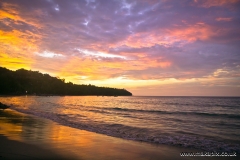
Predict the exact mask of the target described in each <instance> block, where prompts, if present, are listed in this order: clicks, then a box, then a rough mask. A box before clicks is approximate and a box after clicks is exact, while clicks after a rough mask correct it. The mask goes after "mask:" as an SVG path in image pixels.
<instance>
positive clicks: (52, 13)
mask: <svg viewBox="0 0 240 160" xmlns="http://www.w3.org/2000/svg"><path fill="white" fill-rule="evenodd" d="M239 6H240V1H239V0H228V1H226V0H202V1H196V0H193V1H189V2H184V1H175V0H161V1H155V0H144V1H142V0H137V1H135V0H123V1H108V2H106V1H102V0H93V1H89V0H86V1H85V0H80V1H76V0H72V1H61V0H59V1H54V0H51V1H49V0H35V1H34V2H32V1H27V0H23V1H21V2H20V1H17V0H10V1H9V0H8V1H7V0H3V1H1V2H0V24H1V25H0V66H1V67H6V68H8V69H11V70H17V69H20V68H24V69H27V70H30V69H31V70H37V71H40V72H42V73H48V74H50V75H51V76H58V77H61V78H64V79H65V80H66V82H68V81H71V82H73V83H75V84H93V85H96V86H108V87H115V88H125V89H127V90H129V91H130V92H132V93H133V95H166V96H171V95H175V96H176V95H179V96H191V95H192V96H240V54H239V53H240V45H239V42H240V38H239V37H240V29H239V24H238V23H239V18H240V17H239V15H240V9H239ZM210 13H211V14H210Z"/></svg>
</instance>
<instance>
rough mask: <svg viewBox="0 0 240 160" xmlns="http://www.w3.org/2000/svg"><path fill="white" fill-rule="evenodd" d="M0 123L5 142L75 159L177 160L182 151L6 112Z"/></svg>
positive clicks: (1, 115) (2, 113)
mask: <svg viewBox="0 0 240 160" xmlns="http://www.w3.org/2000/svg"><path fill="white" fill-rule="evenodd" d="M0 123H1V127H0V134H2V135H4V136H6V137H8V138H9V139H13V140H17V141H21V142H24V143H31V144H34V145H37V146H40V147H43V148H45V149H48V148H49V149H54V150H55V151H57V152H58V153H61V154H62V153H63V155H65V156H66V155H71V156H72V157H75V158H76V159H111V160H112V159H179V158H181V157H180V156H179V153H180V152H181V151H184V150H183V149H181V148H176V147H168V146H154V145H150V144H146V143H139V142H133V141H127V140H123V139H119V138H114V137H109V136H106V135H101V134H96V133H92V132H88V131H83V130H78V129H74V128H70V127H66V126H62V125H59V124H57V123H55V122H52V121H50V120H46V119H41V118H38V117H34V116H29V115H26V114H22V113H19V112H16V111H13V110H10V109H7V110H4V111H0ZM186 158H187V159H191V157H184V159H186Z"/></svg>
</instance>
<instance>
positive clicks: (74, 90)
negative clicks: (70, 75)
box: [0, 67, 132, 96]
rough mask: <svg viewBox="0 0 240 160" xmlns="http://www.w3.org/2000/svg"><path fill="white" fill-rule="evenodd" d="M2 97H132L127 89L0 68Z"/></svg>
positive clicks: (22, 70) (23, 70) (35, 72)
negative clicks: (73, 81)
mask: <svg viewBox="0 0 240 160" xmlns="http://www.w3.org/2000/svg"><path fill="white" fill-rule="evenodd" d="M0 94H1V95H25V94H28V95H99V96H103V95H104V96H131V95H132V93H130V92H129V91H127V90H125V89H117V88H108V87H97V86H94V85H91V84H89V85H77V84H73V83H72V82H68V83H65V80H64V79H60V78H56V77H51V76H50V75H49V74H42V73H40V72H38V71H28V70H25V69H19V70H16V71H11V70H8V69H7V68H3V67H0Z"/></svg>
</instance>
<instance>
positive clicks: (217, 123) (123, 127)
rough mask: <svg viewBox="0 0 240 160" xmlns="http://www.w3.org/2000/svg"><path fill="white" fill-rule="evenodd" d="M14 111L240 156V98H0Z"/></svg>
mask: <svg viewBox="0 0 240 160" xmlns="http://www.w3.org/2000/svg"><path fill="white" fill-rule="evenodd" d="M0 102H2V103H5V104H9V105H10V104H12V105H13V106H12V109H15V110H17V111H20V112H23V113H28V114H33V115H37V116H40V117H44V118H47V119H51V120H53V121H56V122H59V123H60V124H63V125H66V126H71V127H74V128H79V129H84V130H88V131H93V132H97V133H102V134H106V135H110V136H114V137H120V138H124V139H131V140H136V141H144V142H148V143H156V144H167V145H173V146H182V147H186V148H196V149H202V150H205V151H211V152H212V151H228V152H237V153H240V98H227V97H225V98H224V97H136V96H133V97H94V96H89V97H87V96H83V97H78V96H76V97H69V96H65V97H58V96H54V97H37V96H30V97H25V96H22V97H0Z"/></svg>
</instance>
